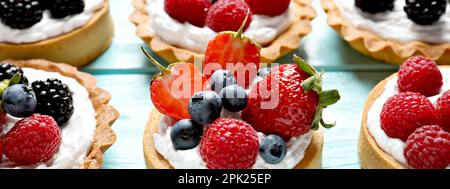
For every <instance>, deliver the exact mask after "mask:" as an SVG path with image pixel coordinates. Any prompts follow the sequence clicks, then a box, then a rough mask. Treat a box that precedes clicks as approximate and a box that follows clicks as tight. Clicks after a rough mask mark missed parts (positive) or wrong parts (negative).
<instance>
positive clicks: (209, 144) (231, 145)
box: [200, 118, 259, 169]
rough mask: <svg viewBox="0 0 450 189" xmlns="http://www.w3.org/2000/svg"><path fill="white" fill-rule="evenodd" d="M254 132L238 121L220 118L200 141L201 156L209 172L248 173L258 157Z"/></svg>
mask: <svg viewBox="0 0 450 189" xmlns="http://www.w3.org/2000/svg"><path fill="white" fill-rule="evenodd" d="M258 149H259V140H258V134H257V133H256V131H255V129H253V127H252V126H251V125H249V124H248V123H245V122H244V121H242V120H238V119H229V118H219V119H217V120H216V121H215V122H214V123H212V124H211V125H210V126H209V128H208V130H207V131H206V133H205V135H204V136H203V138H202V141H201V146H200V154H201V156H202V158H203V160H204V161H205V162H206V164H207V167H208V168H210V169H250V168H251V167H252V166H253V164H255V162H256V157H257V156H258Z"/></svg>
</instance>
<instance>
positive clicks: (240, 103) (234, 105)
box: [220, 85, 248, 112]
mask: <svg viewBox="0 0 450 189" xmlns="http://www.w3.org/2000/svg"><path fill="white" fill-rule="evenodd" d="M220 97H221V98H222V104H223V107H224V108H225V109H226V110H228V111H230V112H239V111H242V110H243V109H244V108H245V107H246V106H247V102H248V95H247V92H246V91H245V89H243V88H242V87H240V86H239V85H230V86H228V87H225V88H224V89H222V91H221V92H220Z"/></svg>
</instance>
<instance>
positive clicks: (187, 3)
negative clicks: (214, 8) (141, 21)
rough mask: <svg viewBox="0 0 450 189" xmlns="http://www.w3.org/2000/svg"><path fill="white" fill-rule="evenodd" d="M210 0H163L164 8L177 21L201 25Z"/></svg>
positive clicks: (203, 23) (204, 19) (203, 22)
mask: <svg viewBox="0 0 450 189" xmlns="http://www.w3.org/2000/svg"><path fill="white" fill-rule="evenodd" d="M210 6H211V1H210V0H165V1H164V10H165V11H166V13H167V14H168V15H170V16H171V17H172V18H174V19H175V20H178V21H179V22H181V23H183V22H189V23H190V24H192V25H194V26H197V27H203V26H204V25H205V21H206V15H207V14H208V9H209V7H210Z"/></svg>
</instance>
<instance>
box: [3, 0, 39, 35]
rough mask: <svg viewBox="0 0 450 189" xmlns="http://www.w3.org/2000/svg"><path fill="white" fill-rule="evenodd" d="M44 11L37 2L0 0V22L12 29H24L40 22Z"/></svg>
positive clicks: (29, 0)
mask: <svg viewBox="0 0 450 189" xmlns="http://www.w3.org/2000/svg"><path fill="white" fill-rule="evenodd" d="M43 12H44V9H43V8H42V7H41V6H40V4H39V1H37V0H14V1H11V0H0V20H1V21H2V22H3V23H4V24H6V25H8V26H9V27H11V28H14V29H26V28H30V27H32V26H34V25H35V24H37V23H38V22H40V21H41V20H42V17H43Z"/></svg>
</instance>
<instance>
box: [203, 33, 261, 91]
mask: <svg viewBox="0 0 450 189" xmlns="http://www.w3.org/2000/svg"><path fill="white" fill-rule="evenodd" d="M243 26H244V25H242V26H241V28H240V29H239V30H238V31H237V32H222V33H220V34H218V35H217V36H216V37H215V38H214V39H213V40H212V41H210V42H209V44H208V47H207V49H206V53H205V60H204V62H203V70H204V73H205V76H206V77H207V78H208V79H209V78H210V77H211V75H212V74H213V73H214V72H215V71H216V70H219V69H226V70H229V71H231V72H233V74H234V76H235V78H236V79H237V83H238V85H240V86H242V87H244V88H247V87H248V85H249V84H250V82H251V81H252V80H253V78H254V77H255V76H256V75H257V73H258V69H259V63H260V61H261V58H260V47H259V46H258V45H256V44H255V43H254V42H253V41H252V40H250V39H249V38H247V37H245V36H243V35H242V31H243Z"/></svg>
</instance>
